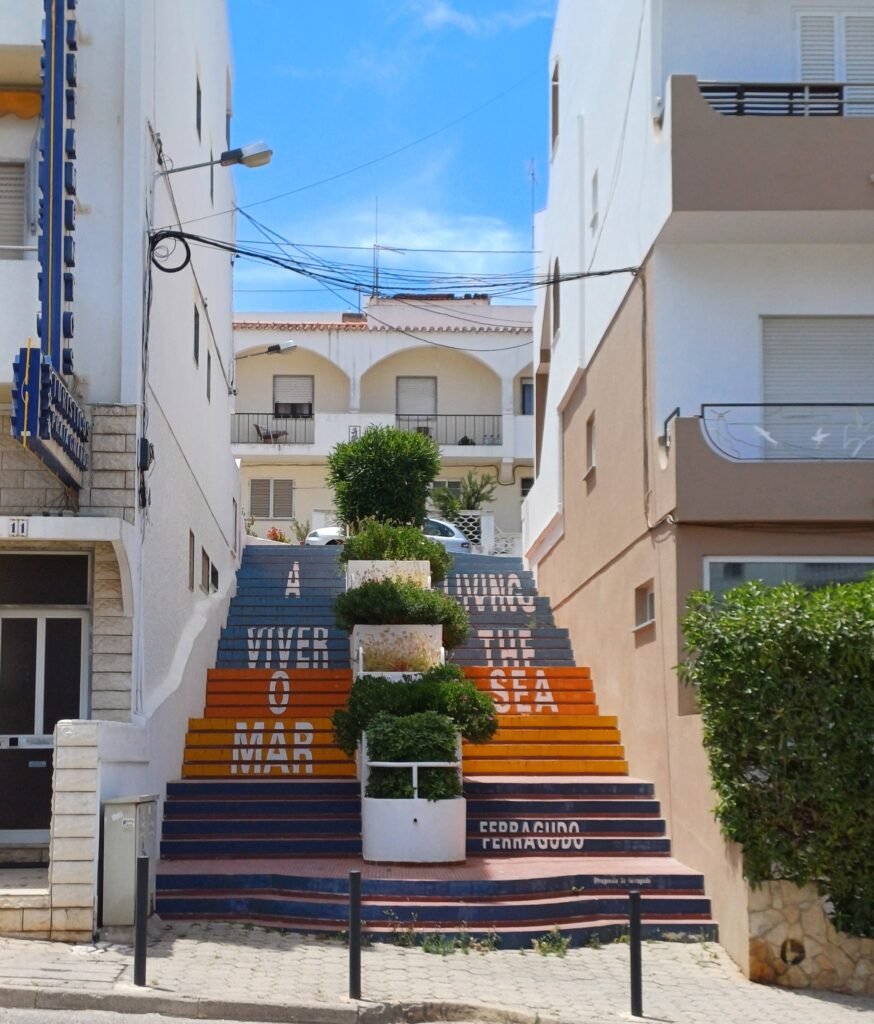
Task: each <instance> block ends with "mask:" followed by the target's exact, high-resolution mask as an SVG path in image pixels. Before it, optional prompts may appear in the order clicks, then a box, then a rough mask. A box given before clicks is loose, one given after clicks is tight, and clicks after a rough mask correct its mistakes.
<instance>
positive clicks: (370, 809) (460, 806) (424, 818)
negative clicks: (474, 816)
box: [361, 796, 467, 864]
mask: <svg viewBox="0 0 874 1024" xmlns="http://www.w3.org/2000/svg"><path fill="white" fill-rule="evenodd" d="M361 834H362V840H363V846H364V859H365V860H367V861H382V862H390V863H395V864H449V863H453V862H456V861H461V860H464V859H465V854H466V849H465V847H466V840H467V801H466V800H465V799H464V797H461V796H460V797H456V798H454V799H453V800H421V799H412V800H383V799H377V798H376V797H370V796H366V797H364V798H363V799H362V801H361Z"/></svg>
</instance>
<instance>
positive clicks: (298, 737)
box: [293, 722, 313, 775]
mask: <svg viewBox="0 0 874 1024" xmlns="http://www.w3.org/2000/svg"><path fill="white" fill-rule="evenodd" d="M312 742H313V724H312V722H295V723H294V754H293V757H294V774H295V775H299V774H300V765H299V764H298V763H297V762H298V761H306V765H305V767H304V772H303V773H304V775H312V774H313V752H312V750H310V747H311V746H312Z"/></svg>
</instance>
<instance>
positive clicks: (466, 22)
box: [413, 0, 554, 36]
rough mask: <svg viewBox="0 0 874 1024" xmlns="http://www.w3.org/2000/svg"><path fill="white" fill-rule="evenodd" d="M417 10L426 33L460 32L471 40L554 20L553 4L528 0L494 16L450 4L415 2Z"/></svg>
mask: <svg viewBox="0 0 874 1024" xmlns="http://www.w3.org/2000/svg"><path fill="white" fill-rule="evenodd" d="M413 5H414V10H415V11H416V12H417V13H418V14H419V16H420V17H421V19H422V24H423V25H424V26H425V28H426V29H429V30H431V31H436V30H439V29H445V28H449V29H453V28H454V29H458V30H459V31H461V32H464V33H465V35H470V36H490V35H496V34H497V33H499V32H505V31H514V30H515V29H519V28H524V27H525V26H526V25H530V24H531V22H533V21H540V20H542V19H544V18H551V17H552V16H553V13H554V9H553V4H552V2H550V0H529V2H527V3H521V4H517V5H516V6H515V7H514V8H513V9H511V10H507V11H497V12H496V13H494V14H471V13H468V12H465V11H461V10H459V9H458V8H457V7H455V6H453V5H452V4H451V3H449V2H448V0H413Z"/></svg>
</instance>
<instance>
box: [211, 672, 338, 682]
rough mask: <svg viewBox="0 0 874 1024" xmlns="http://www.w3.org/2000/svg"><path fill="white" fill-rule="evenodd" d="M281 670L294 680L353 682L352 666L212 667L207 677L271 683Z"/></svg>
mask: <svg viewBox="0 0 874 1024" xmlns="http://www.w3.org/2000/svg"><path fill="white" fill-rule="evenodd" d="M280 671H281V672H282V674H283V675H285V676H288V678H289V679H290V680H291V681H292V682H295V681H300V682H303V681H304V680H316V681H318V680H320V679H322V680H327V679H345V680H346V681H347V682H349V683H350V684H351V683H352V669H351V668H292V669H274V668H211V669H208V670H207V673H206V679H207V682H211V681H212V680H214V679H215V680H221V679H239V680H241V681H245V682H258V681H259V680H260V681H262V682H265V683H269V682H270V680H271V679H272V678H273V677H274V676H275V675H276V674H277V673H278V672H280Z"/></svg>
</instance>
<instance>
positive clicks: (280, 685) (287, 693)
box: [267, 672, 291, 715]
mask: <svg viewBox="0 0 874 1024" xmlns="http://www.w3.org/2000/svg"><path fill="white" fill-rule="evenodd" d="M290 700H291V683H290V682H289V679H288V673H287V672H274V673H273V675H272V676H271V678H270V688H269V689H268V691H267V703H268V704H269V705H270V710H271V711H272V712H273V714H274V715H284V714H285V712H286V709H287V708H288V702H289V701H290Z"/></svg>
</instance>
